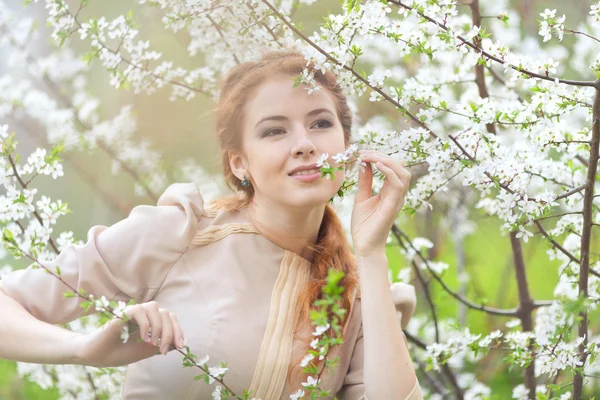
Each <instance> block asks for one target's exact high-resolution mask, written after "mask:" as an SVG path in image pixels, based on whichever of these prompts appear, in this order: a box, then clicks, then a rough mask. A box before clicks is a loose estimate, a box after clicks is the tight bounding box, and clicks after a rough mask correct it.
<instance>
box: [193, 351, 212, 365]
mask: <svg viewBox="0 0 600 400" xmlns="http://www.w3.org/2000/svg"><path fill="white" fill-rule="evenodd" d="M209 358H210V357H209V356H208V354H207V355H205V356H204V357H202V358H201V359H200V361H198V362H197V363H196V365H197V366H199V367H202V366H204V365H206V363H207V362H208V360H209Z"/></svg>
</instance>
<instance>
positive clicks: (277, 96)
mask: <svg viewBox="0 0 600 400" xmlns="http://www.w3.org/2000/svg"><path fill="white" fill-rule="evenodd" d="M294 77H295V75H292V74H290V75H276V76H273V77H271V78H269V79H267V80H266V81H265V82H263V83H262V84H261V85H260V86H259V87H257V89H256V91H255V93H254V95H253V96H251V97H250V99H249V101H248V102H247V104H246V111H247V112H248V113H247V114H246V115H247V116H248V117H249V118H248V120H249V122H250V120H251V121H255V120H260V119H261V118H264V117H265V115H266V114H269V115H271V114H278V115H279V114H281V115H285V114H297V113H299V114H306V113H309V112H310V111H313V110H314V109H319V108H323V109H328V110H329V111H331V112H333V113H335V104H334V102H333V99H332V98H331V96H330V95H329V93H328V91H327V90H326V89H324V88H321V89H320V90H318V91H313V92H312V93H311V94H308V90H307V88H308V86H307V85H304V84H300V85H298V86H297V87H294V81H293V79H294Z"/></svg>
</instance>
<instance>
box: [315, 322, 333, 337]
mask: <svg viewBox="0 0 600 400" xmlns="http://www.w3.org/2000/svg"><path fill="white" fill-rule="evenodd" d="M329 327H330V325H329V323H326V324H325V325H319V326H317V328H316V329H315V331H314V332H313V336H321V335H322V334H323V333H325V331H327V329H329Z"/></svg>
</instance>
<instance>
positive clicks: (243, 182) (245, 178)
mask: <svg viewBox="0 0 600 400" xmlns="http://www.w3.org/2000/svg"><path fill="white" fill-rule="evenodd" d="M249 184H250V181H249V180H248V178H247V177H246V175H244V179H242V186H243V187H246V186H248V185H249Z"/></svg>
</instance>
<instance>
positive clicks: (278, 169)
mask: <svg viewBox="0 0 600 400" xmlns="http://www.w3.org/2000/svg"><path fill="white" fill-rule="evenodd" d="M293 78H294V75H284V74H279V75H274V76H273V77H272V78H269V79H268V80H266V81H265V82H264V83H263V84H261V85H260V86H259V87H258V88H257V89H256V91H255V93H254V95H253V96H251V97H250V99H249V101H248V102H247V103H246V104H245V107H244V110H243V112H244V120H243V124H242V130H243V132H242V134H243V144H242V151H243V154H239V155H237V156H233V157H230V163H231V166H232V169H233V171H234V173H236V176H238V177H242V176H243V175H244V174H245V175H246V176H247V177H248V179H250V181H251V183H252V185H253V186H254V191H255V196H257V197H258V196H261V197H263V198H266V199H269V200H270V201H273V202H277V203H280V204H285V205H289V206H293V207H307V206H308V207H314V206H318V205H323V204H325V203H326V202H327V201H328V200H329V199H330V198H331V197H333V195H334V194H335V193H336V192H337V191H338V189H339V188H340V186H341V184H342V181H343V178H344V172H343V171H336V172H335V175H334V176H335V179H334V180H333V181H332V180H331V179H330V178H321V177H320V173H319V171H318V167H316V166H315V165H314V164H315V163H316V162H317V161H318V160H319V158H320V156H321V154H322V153H328V154H329V156H332V155H334V154H337V153H340V152H343V151H344V149H345V146H344V131H343V129H342V126H341V124H340V121H339V119H338V117H337V114H336V108H335V103H334V101H333V99H332V98H331V96H330V95H329V93H328V91H327V90H326V89H321V90H319V91H317V92H313V93H312V94H310V95H309V94H308V91H307V90H306V89H305V87H306V86H305V85H299V86H297V87H295V88H294V87H293ZM330 163H331V160H330ZM311 165H312V166H311ZM332 165H333V163H332ZM297 168H304V169H306V168H310V169H312V171H309V175H307V173H306V172H304V173H303V174H302V175H297V174H295V173H294V170H296V169H297ZM315 172H316V173H315Z"/></svg>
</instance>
